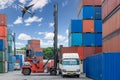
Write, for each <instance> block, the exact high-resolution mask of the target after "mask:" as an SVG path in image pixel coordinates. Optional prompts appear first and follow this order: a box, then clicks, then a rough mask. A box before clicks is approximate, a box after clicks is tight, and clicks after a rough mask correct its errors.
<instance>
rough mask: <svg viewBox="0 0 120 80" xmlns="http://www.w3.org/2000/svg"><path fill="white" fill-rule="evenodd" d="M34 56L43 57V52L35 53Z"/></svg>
mask: <svg viewBox="0 0 120 80" xmlns="http://www.w3.org/2000/svg"><path fill="white" fill-rule="evenodd" d="M35 56H43V52H35Z"/></svg>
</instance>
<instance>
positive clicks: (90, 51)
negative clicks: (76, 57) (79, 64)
mask: <svg viewBox="0 0 120 80" xmlns="http://www.w3.org/2000/svg"><path fill="white" fill-rule="evenodd" d="M83 50H84V51H83V52H84V54H83V55H84V59H85V58H86V57H89V56H92V55H95V47H84V49H83Z"/></svg>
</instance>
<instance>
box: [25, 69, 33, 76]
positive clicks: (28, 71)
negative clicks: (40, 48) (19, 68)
mask: <svg viewBox="0 0 120 80" xmlns="http://www.w3.org/2000/svg"><path fill="white" fill-rule="evenodd" d="M23 74H24V75H30V74H31V70H30V69H23Z"/></svg>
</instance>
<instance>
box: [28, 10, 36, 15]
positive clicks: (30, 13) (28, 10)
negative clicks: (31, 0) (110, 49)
mask: <svg viewBox="0 0 120 80" xmlns="http://www.w3.org/2000/svg"><path fill="white" fill-rule="evenodd" d="M26 12H27V13H29V14H31V16H33V15H34V14H33V13H32V12H30V11H29V10H26Z"/></svg>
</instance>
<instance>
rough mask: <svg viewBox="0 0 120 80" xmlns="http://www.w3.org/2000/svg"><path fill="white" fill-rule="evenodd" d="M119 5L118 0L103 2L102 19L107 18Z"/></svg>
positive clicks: (119, 1)
mask: <svg viewBox="0 0 120 80" xmlns="http://www.w3.org/2000/svg"><path fill="white" fill-rule="evenodd" d="M119 5H120V0H105V1H104V3H103V5H102V12H103V13H102V15H103V16H102V19H104V18H105V17H106V16H108V15H109V14H110V13H111V12H112V11H113V10H115V9H116V8H117V7H118V6H119Z"/></svg>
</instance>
